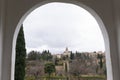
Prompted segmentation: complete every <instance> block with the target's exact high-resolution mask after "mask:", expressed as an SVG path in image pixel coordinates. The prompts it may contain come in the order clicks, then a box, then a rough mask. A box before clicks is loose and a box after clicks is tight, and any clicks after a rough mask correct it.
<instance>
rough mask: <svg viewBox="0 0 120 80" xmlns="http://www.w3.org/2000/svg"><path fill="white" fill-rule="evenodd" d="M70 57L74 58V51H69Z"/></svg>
mask: <svg viewBox="0 0 120 80" xmlns="http://www.w3.org/2000/svg"><path fill="white" fill-rule="evenodd" d="M70 59H71V60H73V59H74V53H72V52H71V53H70Z"/></svg>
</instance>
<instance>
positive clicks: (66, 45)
mask: <svg viewBox="0 0 120 80" xmlns="http://www.w3.org/2000/svg"><path fill="white" fill-rule="evenodd" d="M49 4H51V3H49ZM54 29H55V28H54ZM77 30H80V29H77ZM86 30H87V29H86ZM74 32H75V31H74ZM67 36H68V35H67ZM66 46H68V45H66Z"/></svg>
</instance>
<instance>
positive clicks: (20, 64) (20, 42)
mask: <svg viewBox="0 0 120 80" xmlns="http://www.w3.org/2000/svg"><path fill="white" fill-rule="evenodd" d="M25 59H26V48H25V39H24V32H23V26H21V29H20V31H19V34H18V37H17V42H16V60H15V80H24V76H25Z"/></svg>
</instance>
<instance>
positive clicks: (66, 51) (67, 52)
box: [63, 47, 71, 57]
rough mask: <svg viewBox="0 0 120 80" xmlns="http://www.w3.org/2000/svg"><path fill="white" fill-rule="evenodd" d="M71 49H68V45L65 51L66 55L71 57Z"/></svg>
mask: <svg viewBox="0 0 120 80" xmlns="http://www.w3.org/2000/svg"><path fill="white" fill-rule="evenodd" d="M70 54H71V51H69V50H68V47H66V49H65V51H64V52H63V55H64V56H68V57H70Z"/></svg>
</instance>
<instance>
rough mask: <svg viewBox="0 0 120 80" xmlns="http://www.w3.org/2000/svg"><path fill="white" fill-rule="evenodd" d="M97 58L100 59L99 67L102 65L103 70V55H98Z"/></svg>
mask: <svg viewBox="0 0 120 80" xmlns="http://www.w3.org/2000/svg"><path fill="white" fill-rule="evenodd" d="M97 58H98V59H99V65H100V68H101V69H102V68H103V61H102V59H103V55H102V54H98V55H97Z"/></svg>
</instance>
